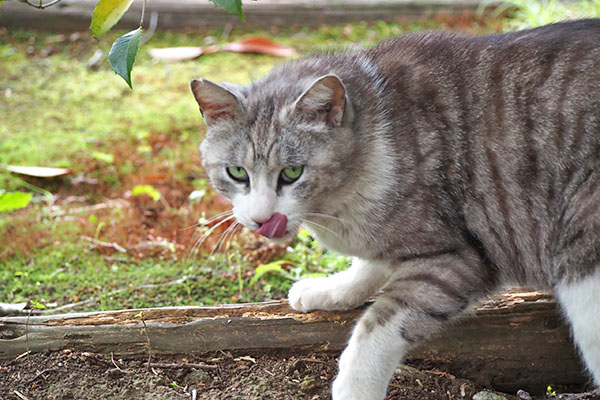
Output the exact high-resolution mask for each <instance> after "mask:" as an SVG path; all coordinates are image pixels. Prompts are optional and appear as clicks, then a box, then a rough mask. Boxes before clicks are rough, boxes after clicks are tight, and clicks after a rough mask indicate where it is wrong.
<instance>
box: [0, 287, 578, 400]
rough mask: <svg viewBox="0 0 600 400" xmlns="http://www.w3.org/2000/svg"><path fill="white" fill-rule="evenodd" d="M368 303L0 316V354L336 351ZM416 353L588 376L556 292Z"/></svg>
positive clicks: (559, 381) (448, 363)
mask: <svg viewBox="0 0 600 400" xmlns="http://www.w3.org/2000/svg"><path fill="white" fill-rule="evenodd" d="M362 311H363V310H362V309H357V310H352V311H347V312H322V311H317V312H312V313H308V314H301V313H297V312H295V311H293V310H291V309H290V308H289V307H288V305H287V302H285V301H270V302H265V303H255V304H239V305H223V306H213V307H167V308H152V309H143V310H121V311H103V312H88V313H70V314H60V315H43V316H30V317H27V316H15V317H3V318H0V359H9V358H14V357H17V356H19V355H21V354H23V353H25V352H27V351H31V352H41V351H47V350H60V349H65V348H68V349H71V350H74V351H87V352H94V353H111V352H112V353H115V354H117V355H137V354H148V349H149V346H150V348H151V351H152V354H187V353H203V352H209V351H215V350H250V349H253V350H269V349H288V350H293V349H295V348H303V349H306V348H309V349H313V350H334V351H339V350H341V349H342V348H343V347H344V346H345V343H346V341H347V339H348V336H349V333H350V329H351V328H352V326H353V323H354V322H355V320H356V318H358V316H359V315H360V314H361V312H362ZM409 359H411V360H416V361H419V360H420V361H423V360H426V361H427V362H430V363H433V364H435V365H441V366H443V367H444V368H445V369H446V370H447V371H449V372H451V373H453V374H455V375H459V376H461V377H465V378H469V379H472V380H474V381H475V382H477V383H480V384H482V385H487V386H492V387H494V388H496V389H498V390H503V391H508V392H513V393H514V392H515V391H516V390H517V389H524V390H527V391H529V392H531V393H540V392H543V391H544V389H545V388H546V386H547V385H548V384H553V385H564V384H582V383H584V382H585V381H586V379H585V376H584V375H583V373H582V367H581V365H580V363H579V359H578V357H577V355H576V353H575V351H574V349H573V345H572V343H571V340H570V337H569V330H568V328H567V327H566V326H565V325H564V324H563V322H562V320H561V317H560V314H559V313H558V312H557V309H556V303H555V301H554V300H553V299H552V297H551V296H550V295H548V294H547V293H543V292H536V291H522V290H520V291H512V292H509V293H506V294H504V295H502V296H498V297H494V298H490V299H488V300H486V301H485V302H484V303H483V304H481V305H480V306H478V307H477V308H476V309H475V310H474V312H473V313H472V315H471V316H469V317H466V318H465V319H463V320H461V321H460V322H457V323H456V324H454V325H451V326H448V327H447V328H446V329H445V330H443V331H442V332H440V333H439V334H438V335H436V336H435V337H434V338H432V339H431V340H430V341H428V342H427V343H426V344H424V345H422V346H420V347H418V348H416V349H415V350H414V351H412V352H411V353H410V355H409Z"/></svg>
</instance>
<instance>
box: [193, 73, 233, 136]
mask: <svg viewBox="0 0 600 400" xmlns="http://www.w3.org/2000/svg"><path fill="white" fill-rule="evenodd" d="M190 88H191V89H192V93H194V97H195V98H196V101H197V102H198V105H199V106H200V112H201V113H202V115H203V116H204V120H205V121H206V123H207V124H208V125H212V124H215V123H218V122H221V121H226V120H233V119H235V118H236V117H237V116H238V113H239V112H240V109H241V106H240V102H239V100H238V98H237V96H236V95H235V94H233V93H232V92H231V91H230V90H228V89H226V88H225V87H223V86H221V85H219V84H217V83H214V82H212V81H209V80H208V79H194V80H193V81H191V82H190Z"/></svg>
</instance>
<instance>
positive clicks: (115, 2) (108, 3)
mask: <svg viewBox="0 0 600 400" xmlns="http://www.w3.org/2000/svg"><path fill="white" fill-rule="evenodd" d="M131 3H133V0H100V1H99V2H98V3H97V4H96V7H95V8H94V13H93V14H92V22H91V24H90V30H91V31H92V33H93V34H94V36H95V37H100V36H102V35H104V34H105V33H106V32H108V30H109V29H110V28H112V27H113V26H114V25H115V24H116V23H117V22H119V20H120V19H121V17H122V16H123V14H125V12H126V11H127V10H128V9H129V6H131Z"/></svg>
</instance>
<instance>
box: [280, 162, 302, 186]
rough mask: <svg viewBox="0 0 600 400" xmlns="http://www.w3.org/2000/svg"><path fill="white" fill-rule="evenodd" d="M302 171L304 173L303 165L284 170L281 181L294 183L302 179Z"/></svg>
mask: <svg viewBox="0 0 600 400" xmlns="http://www.w3.org/2000/svg"><path fill="white" fill-rule="evenodd" d="M302 171H304V167H303V166H302V165H298V166H295V167H287V168H284V169H283V171H281V179H282V180H283V182H284V183H292V182H294V181H296V180H297V179H298V178H300V175H302Z"/></svg>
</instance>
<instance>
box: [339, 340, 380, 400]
mask: <svg viewBox="0 0 600 400" xmlns="http://www.w3.org/2000/svg"><path fill="white" fill-rule="evenodd" d="M362 353H364V352H361V351H359V349H357V348H356V346H353V345H352V344H351V345H349V346H348V347H347V348H346V350H344V352H343V353H342V356H341V357H340V364H339V372H338V375H337V377H336V378H335V380H334V381H333V387H332V388H331V395H332V397H333V400H382V399H383V398H385V393H386V389H387V384H386V383H385V382H381V381H380V378H381V377H379V376H376V375H375V376H374V375H373V368H372V365H373V362H375V365H376V363H377V360H373V359H371V357H368V356H365V354H362Z"/></svg>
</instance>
